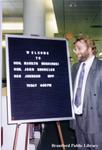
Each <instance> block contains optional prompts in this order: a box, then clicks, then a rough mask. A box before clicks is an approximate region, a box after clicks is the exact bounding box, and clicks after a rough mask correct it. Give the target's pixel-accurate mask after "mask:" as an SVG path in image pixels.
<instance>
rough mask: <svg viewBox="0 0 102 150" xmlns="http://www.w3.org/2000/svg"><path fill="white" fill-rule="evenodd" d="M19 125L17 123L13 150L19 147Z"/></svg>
mask: <svg viewBox="0 0 102 150" xmlns="http://www.w3.org/2000/svg"><path fill="white" fill-rule="evenodd" d="M19 126H20V125H19V124H17V125H16V131H15V137H14V142H13V150H16V147H17V140H18V132H19Z"/></svg>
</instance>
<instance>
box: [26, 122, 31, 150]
mask: <svg viewBox="0 0 102 150" xmlns="http://www.w3.org/2000/svg"><path fill="white" fill-rule="evenodd" d="M29 126H30V124H27V127H26V138H25V150H27V147H28V135H29Z"/></svg>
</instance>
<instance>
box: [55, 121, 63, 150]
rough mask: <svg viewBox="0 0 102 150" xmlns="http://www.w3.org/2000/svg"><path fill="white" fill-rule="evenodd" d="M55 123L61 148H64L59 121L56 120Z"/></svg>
mask: <svg viewBox="0 0 102 150" xmlns="http://www.w3.org/2000/svg"><path fill="white" fill-rule="evenodd" d="M56 125H57V129H58V134H59V137H60V141H61V145H62V150H65V147H64V145H65V144H64V138H63V135H62V131H61V125H60V122H59V121H57V122H56Z"/></svg>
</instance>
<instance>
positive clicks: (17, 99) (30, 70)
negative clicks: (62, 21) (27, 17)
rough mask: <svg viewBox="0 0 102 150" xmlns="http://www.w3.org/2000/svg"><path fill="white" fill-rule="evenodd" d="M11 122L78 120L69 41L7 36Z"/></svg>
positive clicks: (9, 115)
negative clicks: (71, 73)
mask: <svg viewBox="0 0 102 150" xmlns="http://www.w3.org/2000/svg"><path fill="white" fill-rule="evenodd" d="M6 43H7V44H6V53H7V54H6V56H7V57H6V58H7V59H6V60H7V91H8V122H9V123H27V122H42V121H43V122H44V121H58V120H68V119H72V118H74V113H73V109H72V86H71V75H70V62H69V60H68V59H69V54H68V50H67V41H66V40H65V39H56V38H53V39H49V38H42V37H40V38H38V37H26V36H16V35H6Z"/></svg>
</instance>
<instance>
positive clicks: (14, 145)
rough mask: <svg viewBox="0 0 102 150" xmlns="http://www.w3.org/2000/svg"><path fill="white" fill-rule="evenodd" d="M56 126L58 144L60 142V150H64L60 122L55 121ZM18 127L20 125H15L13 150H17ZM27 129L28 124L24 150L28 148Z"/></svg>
mask: <svg viewBox="0 0 102 150" xmlns="http://www.w3.org/2000/svg"><path fill="white" fill-rule="evenodd" d="M56 125H57V130H58V134H59V137H60V142H61V146H62V150H65V146H64V145H65V144H64V138H63V134H62V130H61V125H60V122H59V121H57V122H56ZM19 127H20V124H17V125H16V131H15V137H14V142H13V150H16V149H17V141H18V134H19ZM29 127H30V124H27V127H26V137H25V148H24V150H27V147H28V134H29Z"/></svg>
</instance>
